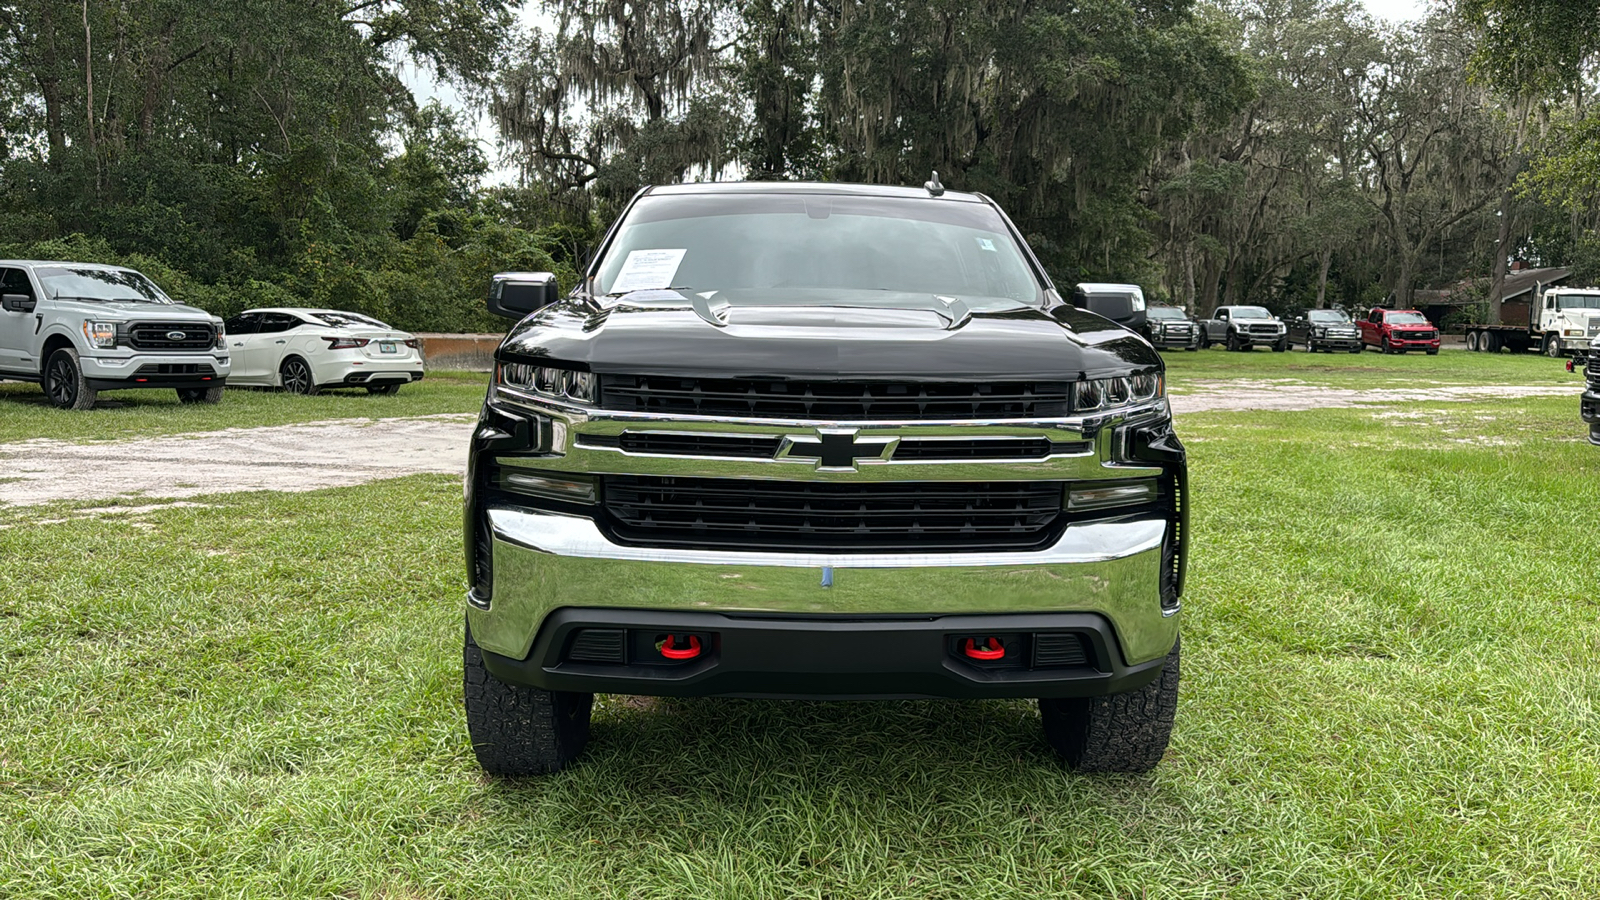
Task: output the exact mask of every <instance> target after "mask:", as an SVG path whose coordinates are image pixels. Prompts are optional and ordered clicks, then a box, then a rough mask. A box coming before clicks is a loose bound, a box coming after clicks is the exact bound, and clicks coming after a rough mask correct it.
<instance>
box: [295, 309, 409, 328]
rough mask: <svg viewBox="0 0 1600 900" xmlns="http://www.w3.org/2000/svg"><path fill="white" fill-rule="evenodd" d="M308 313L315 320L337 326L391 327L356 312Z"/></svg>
mask: <svg viewBox="0 0 1600 900" xmlns="http://www.w3.org/2000/svg"><path fill="white" fill-rule="evenodd" d="M306 315H307V316H309V317H311V318H313V319H315V320H317V321H318V322H321V323H322V324H324V325H332V326H333V327H335V328H343V327H344V326H346V325H362V326H370V327H373V328H388V327H389V326H387V325H385V324H383V323H382V322H379V321H378V320H377V319H369V318H367V317H366V316H361V315H357V314H355V313H347V312H314V313H306Z"/></svg>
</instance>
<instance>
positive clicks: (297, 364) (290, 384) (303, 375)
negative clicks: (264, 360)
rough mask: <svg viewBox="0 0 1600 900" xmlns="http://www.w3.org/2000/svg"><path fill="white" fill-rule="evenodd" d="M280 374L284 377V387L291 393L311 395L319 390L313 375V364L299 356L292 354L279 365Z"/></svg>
mask: <svg viewBox="0 0 1600 900" xmlns="http://www.w3.org/2000/svg"><path fill="white" fill-rule="evenodd" d="M278 376H279V377H280V378H282V379H283V389H284V390H286V391H288V392H289V393H291V394H305V395H306V396H308V397H309V396H310V395H312V394H315V393H316V392H317V381H316V379H315V378H313V377H312V376H311V365H310V364H309V363H307V362H306V361H305V360H303V359H301V358H300V357H298V356H291V357H289V358H288V359H286V360H284V361H283V364H282V365H280V366H278Z"/></svg>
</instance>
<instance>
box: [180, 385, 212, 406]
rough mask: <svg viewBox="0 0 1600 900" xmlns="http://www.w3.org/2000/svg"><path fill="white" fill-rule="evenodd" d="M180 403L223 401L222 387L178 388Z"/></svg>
mask: <svg viewBox="0 0 1600 900" xmlns="http://www.w3.org/2000/svg"><path fill="white" fill-rule="evenodd" d="M178 402H179V403H221V402H222V388H220V387H208V388H178Z"/></svg>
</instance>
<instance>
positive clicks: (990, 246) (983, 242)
mask: <svg viewBox="0 0 1600 900" xmlns="http://www.w3.org/2000/svg"><path fill="white" fill-rule="evenodd" d="M977 240H978V247H979V249H982V250H987V251H989V252H990V253H999V252H1000V251H999V250H996V249H995V248H994V241H991V240H989V239H988V238H978V239H977Z"/></svg>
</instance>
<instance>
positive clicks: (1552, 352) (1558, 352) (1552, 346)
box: [1544, 334, 1567, 359]
mask: <svg viewBox="0 0 1600 900" xmlns="http://www.w3.org/2000/svg"><path fill="white" fill-rule="evenodd" d="M1566 351H1567V348H1566V347H1563V346H1562V345H1561V337H1560V336H1559V335H1554V334H1550V335H1545V339H1544V355H1545V356H1548V357H1550V358H1551V359H1560V358H1561V357H1563V356H1566V355H1567V352H1566Z"/></svg>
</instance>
